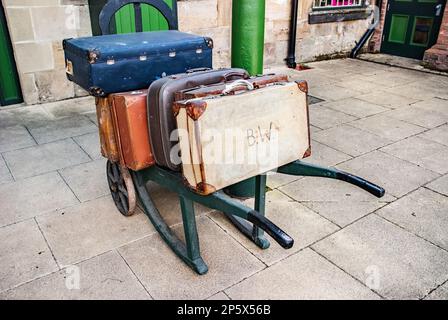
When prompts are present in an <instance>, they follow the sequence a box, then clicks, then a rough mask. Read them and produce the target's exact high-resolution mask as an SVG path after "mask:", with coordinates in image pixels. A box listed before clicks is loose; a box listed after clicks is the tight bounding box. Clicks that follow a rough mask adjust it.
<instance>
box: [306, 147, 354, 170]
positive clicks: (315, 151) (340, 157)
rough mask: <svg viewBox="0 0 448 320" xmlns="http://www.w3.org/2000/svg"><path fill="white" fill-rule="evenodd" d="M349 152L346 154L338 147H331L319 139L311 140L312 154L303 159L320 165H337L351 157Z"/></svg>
mask: <svg viewBox="0 0 448 320" xmlns="http://www.w3.org/2000/svg"><path fill="white" fill-rule="evenodd" d="M351 158H352V157H350V156H349V155H348V154H345V153H343V152H341V151H338V150H336V149H333V148H330V147H329V146H326V145H324V144H322V143H319V142H317V141H311V156H310V157H308V158H305V159H303V161H304V162H310V163H313V164H317V165H320V166H328V167H331V166H335V165H337V164H338V163H341V162H344V161H347V160H349V159H351Z"/></svg>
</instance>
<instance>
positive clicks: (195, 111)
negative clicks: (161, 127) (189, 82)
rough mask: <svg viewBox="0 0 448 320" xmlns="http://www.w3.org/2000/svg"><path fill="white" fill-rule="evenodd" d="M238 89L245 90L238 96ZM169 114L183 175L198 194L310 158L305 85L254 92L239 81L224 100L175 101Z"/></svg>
mask: <svg viewBox="0 0 448 320" xmlns="http://www.w3.org/2000/svg"><path fill="white" fill-rule="evenodd" d="M242 85H246V86H247V87H248V90H246V91H241V86H242ZM234 89H236V90H238V93H235V92H234ZM173 111H174V114H175V116H176V121H177V126H178V136H179V148H180V153H181V160H182V172H183V175H184V178H185V180H186V182H187V184H188V185H189V186H190V187H191V188H192V189H193V190H195V191H196V192H198V193H200V194H204V195H206V194H210V193H212V192H215V191H217V190H220V189H222V188H225V187H227V186H229V185H232V184H234V183H237V182H240V181H242V180H245V179H247V178H250V177H253V176H256V175H258V174H262V173H265V172H267V171H270V170H272V169H275V168H277V167H279V166H282V165H284V164H287V163H289V162H292V161H294V160H298V159H301V158H304V157H307V156H309V155H310V153H311V149H310V134H309V120H308V104H307V83H306V82H305V81H299V82H284V83H274V84H272V85H270V86H267V87H264V88H260V89H255V90H254V89H253V86H252V85H251V84H250V83H249V82H247V81H245V80H238V81H235V82H233V83H232V85H231V86H229V88H226V90H224V93H223V94H222V95H219V96H209V97H204V98H195V99H190V100H184V101H178V102H176V103H174V105H173Z"/></svg>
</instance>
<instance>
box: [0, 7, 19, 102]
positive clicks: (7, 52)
mask: <svg viewBox="0 0 448 320" xmlns="http://www.w3.org/2000/svg"><path fill="white" fill-rule="evenodd" d="M22 101H23V100H22V92H21V90H20V83H19V78H18V75H17V69H16V64H15V60H14V55H13V51H12V46H11V40H10V38H9V33H8V27H7V25H6V18H5V12H4V10H3V6H2V4H1V2H0V105H1V106H4V105H9V104H14V103H20V102H22Z"/></svg>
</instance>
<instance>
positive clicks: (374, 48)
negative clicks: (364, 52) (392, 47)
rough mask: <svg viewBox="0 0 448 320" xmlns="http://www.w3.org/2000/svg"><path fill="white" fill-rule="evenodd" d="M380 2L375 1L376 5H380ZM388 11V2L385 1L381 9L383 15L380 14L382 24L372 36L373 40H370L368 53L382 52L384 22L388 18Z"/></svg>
mask: <svg viewBox="0 0 448 320" xmlns="http://www.w3.org/2000/svg"><path fill="white" fill-rule="evenodd" d="M378 3H379V0H376V1H375V5H378ZM386 9H387V0H383V4H382V7H381V14H380V23H379V25H378V27H377V28H376V30H375V32H374V33H373V35H372V38H370V41H369V46H368V51H369V52H380V49H381V37H382V34H383V29H384V20H385V18H386Z"/></svg>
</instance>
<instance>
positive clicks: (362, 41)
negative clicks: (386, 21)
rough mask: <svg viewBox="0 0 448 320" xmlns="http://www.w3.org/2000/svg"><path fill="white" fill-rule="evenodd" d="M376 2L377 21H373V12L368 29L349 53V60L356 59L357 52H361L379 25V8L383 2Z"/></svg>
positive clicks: (380, 0) (378, 0)
mask: <svg viewBox="0 0 448 320" xmlns="http://www.w3.org/2000/svg"><path fill="white" fill-rule="evenodd" d="M377 2H378V11H379V16H378V20H375V12H374V13H373V18H372V22H371V23H370V26H369V28H368V29H367V30H366V32H364V34H363V35H362V36H361V39H359V41H358V42H356V45H355V47H354V48H353V49H352V51H351V52H350V58H356V56H357V55H358V53H359V51H361V49H362V47H363V46H364V45H365V43H366V42H367V40H369V38H370V36H371V35H372V34H373V32H375V30H376V27H378V25H379V24H380V20H381V7H382V5H383V0H377Z"/></svg>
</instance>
